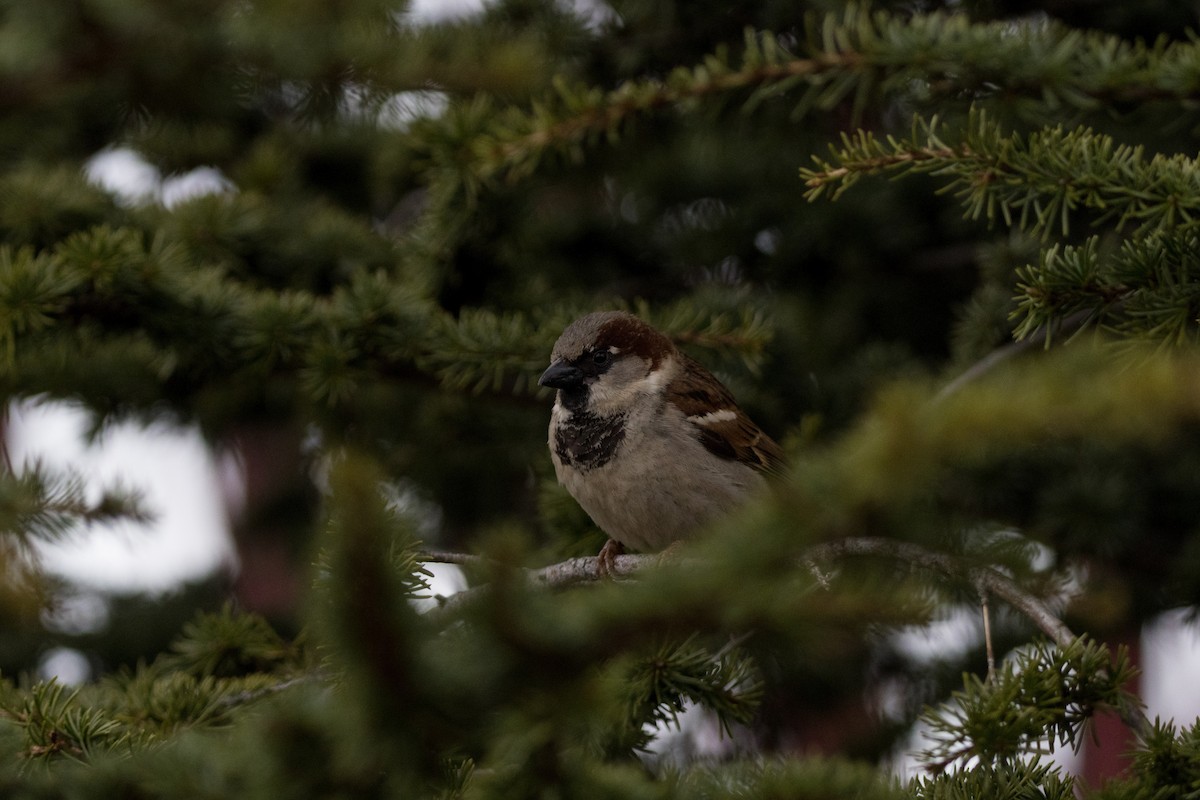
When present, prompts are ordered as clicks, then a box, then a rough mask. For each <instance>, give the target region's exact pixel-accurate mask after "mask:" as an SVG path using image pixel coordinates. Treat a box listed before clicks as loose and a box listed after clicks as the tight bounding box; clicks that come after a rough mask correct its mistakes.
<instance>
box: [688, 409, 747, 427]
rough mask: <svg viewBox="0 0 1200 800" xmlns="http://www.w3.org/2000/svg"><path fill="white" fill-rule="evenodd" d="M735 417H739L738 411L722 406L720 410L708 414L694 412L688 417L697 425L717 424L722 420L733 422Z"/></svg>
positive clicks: (689, 420)
mask: <svg viewBox="0 0 1200 800" xmlns="http://www.w3.org/2000/svg"><path fill="white" fill-rule="evenodd" d="M735 419H737V413H736V412H733V411H730V410H729V409H728V408H722V409H720V410H718V411H709V412H708V413H707V414H693V415H692V416H690V417H688V422H692V423H694V424H696V425H716V424H718V423H720V422H733V421H734V420H735Z"/></svg>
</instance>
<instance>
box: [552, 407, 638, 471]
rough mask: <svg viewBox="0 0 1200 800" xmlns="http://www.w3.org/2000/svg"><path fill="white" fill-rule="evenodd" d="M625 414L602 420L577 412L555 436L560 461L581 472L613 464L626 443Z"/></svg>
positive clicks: (593, 415) (562, 425) (590, 414)
mask: <svg viewBox="0 0 1200 800" xmlns="http://www.w3.org/2000/svg"><path fill="white" fill-rule="evenodd" d="M626 416H627V415H625V414H613V415H611V416H606V417H602V416H600V415H598V414H593V413H591V412H589V411H585V410H583V409H582V408H580V409H575V410H573V411H572V413H571V418H570V419H569V420H567V421H566V422H564V423H561V424H559V426H558V429H557V431H556V432H555V435H554V452H555V454H556V455H557V456H558V460H559V461H561V462H562V463H563V464H568V465H570V466H572V467H575V468H576V469H578V470H580V471H581V472H587V471H589V470H593V469H596V468H598V467H602V466H604V465H605V464H607V463H608V462H609V461H612V458H613V456H614V455H616V454H617V448H618V447H620V445H621V442H622V441H624V440H625V417H626Z"/></svg>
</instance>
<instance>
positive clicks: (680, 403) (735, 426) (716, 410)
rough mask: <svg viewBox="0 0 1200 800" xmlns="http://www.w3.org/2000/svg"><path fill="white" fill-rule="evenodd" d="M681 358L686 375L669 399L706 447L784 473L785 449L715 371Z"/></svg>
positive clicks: (668, 392) (744, 462) (756, 467)
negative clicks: (767, 432) (743, 407)
mask: <svg viewBox="0 0 1200 800" xmlns="http://www.w3.org/2000/svg"><path fill="white" fill-rule="evenodd" d="M680 357H681V358H682V360H683V366H684V370H683V375H682V376H681V377H680V378H678V379H676V380H675V381H673V382H672V384H671V386H670V387H668V389H667V400H668V401H669V402H671V403H673V404H674V405H675V406H676V407H677V408H678V409H679V410H680V411H682V412H683V414H684V416H686V417H687V418H688V420H689V421H690V422H691V423H692V424H694V425H695V426H696V430H697V431H698V432H699V434H700V442H701V443H702V444H703V445H704V446H705V448H707V449H708V451H709V452H710V453H712V454H714V455H716V456H719V457H721V458H728V459H732V460H736V461H740V462H742V463H743V464H746V465H748V466H751V467H753V468H755V469H757V470H760V471H763V472H770V473H778V472H781V471H782V469H783V450H782V448H780V447H779V445H778V444H776V443H775V440H774V439H772V438H771V437H770V436H768V435H767V434H766V433H764V432H763V430H762V429H761V428H759V427H758V426H757V425H756V424H754V421H753V420H751V419H750V418H749V417H748V416H746V413H745V412H744V411H742V410H741V408H739V407H738V404H737V402H736V401H735V400H734V398H733V394H732V393H731V392H730V391H729V390H728V389H726V388H725V386H724V384H722V383H721V382H720V381H719V380H717V378H716V377H715V376H714V375H713V374H712V373H711V372H709V371H708V370H706V369H705V368H704V367H703V366H701V365H700V364H699V363H698V362H696V361H695V360H693V359H691V358H689V357H688V356H686V355H682V354H681V356H680Z"/></svg>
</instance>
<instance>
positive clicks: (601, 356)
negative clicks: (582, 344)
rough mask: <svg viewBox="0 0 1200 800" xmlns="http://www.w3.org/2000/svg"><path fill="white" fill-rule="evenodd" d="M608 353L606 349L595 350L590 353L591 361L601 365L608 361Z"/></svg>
mask: <svg viewBox="0 0 1200 800" xmlns="http://www.w3.org/2000/svg"><path fill="white" fill-rule="evenodd" d="M608 355H609V354H608V351H607V350H597V351H596V352H594V353H592V363H593V364H595V365H596V366H598V367H603V366H604V365H605V364H607V363H608Z"/></svg>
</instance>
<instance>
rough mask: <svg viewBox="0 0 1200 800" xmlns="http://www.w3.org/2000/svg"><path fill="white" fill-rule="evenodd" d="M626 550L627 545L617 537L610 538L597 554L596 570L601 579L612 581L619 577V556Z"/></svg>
mask: <svg viewBox="0 0 1200 800" xmlns="http://www.w3.org/2000/svg"><path fill="white" fill-rule="evenodd" d="M624 552H625V545H623V544H621V543H620V542H618V541H617V540H616V539H609V540H608V541H607V542H605V543H604V547H601V548H600V552H599V553H597V554H596V571H597V572H599V573H600V579H601V580H607V581H611V580H614V579H615V578H616V577H617V556H619V555H622V554H623V553H624Z"/></svg>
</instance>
